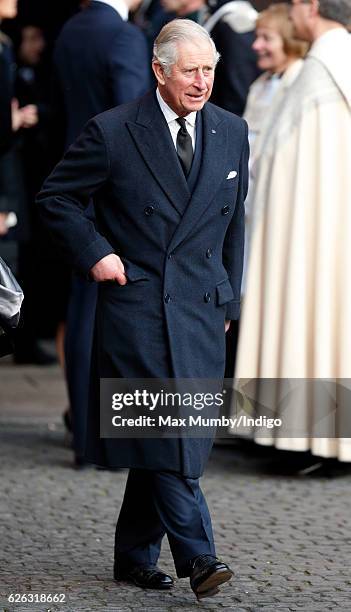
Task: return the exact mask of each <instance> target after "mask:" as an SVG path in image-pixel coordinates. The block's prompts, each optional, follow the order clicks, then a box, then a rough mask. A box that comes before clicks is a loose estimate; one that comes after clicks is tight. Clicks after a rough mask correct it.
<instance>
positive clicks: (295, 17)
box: [290, 0, 311, 41]
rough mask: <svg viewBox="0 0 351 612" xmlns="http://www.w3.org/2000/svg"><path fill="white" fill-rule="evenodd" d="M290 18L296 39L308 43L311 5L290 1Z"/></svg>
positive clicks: (299, 1)
mask: <svg viewBox="0 0 351 612" xmlns="http://www.w3.org/2000/svg"><path fill="white" fill-rule="evenodd" d="M290 5H291V8H290V18H291V20H292V22H293V24H294V28H295V32H296V36H297V38H300V39H301V40H307V41H309V40H310V39H311V33H310V29H309V25H310V20H311V4H310V2H308V1H307V2H306V1H305V0H291V2H290Z"/></svg>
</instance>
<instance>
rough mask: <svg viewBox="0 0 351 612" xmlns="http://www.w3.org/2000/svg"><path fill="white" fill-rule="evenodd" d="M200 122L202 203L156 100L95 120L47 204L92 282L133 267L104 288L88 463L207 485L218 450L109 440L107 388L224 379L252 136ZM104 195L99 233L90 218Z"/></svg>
mask: <svg viewBox="0 0 351 612" xmlns="http://www.w3.org/2000/svg"><path fill="white" fill-rule="evenodd" d="M201 119H202V122H203V146H202V161H201V166H200V169H199V175H198V180H197V183H196V186H195V188H194V191H193V193H192V195H191V194H190V192H189V187H188V184H187V182H186V180H185V177H184V174H183V171H182V169H181V166H180V163H179V160H178V157H177V154H176V151H175V147H174V145H173V142H172V139H171V136H170V132H169V129H168V126H167V124H166V121H165V119H164V117H163V115H162V112H161V110H160V108H159V106H158V103H157V101H156V98H155V95H154V92H150V93H149V94H147V95H146V96H145V97H144V98H142V99H141V100H140V101H137V102H134V103H131V104H128V105H123V106H122V107H119V108H117V109H113V110H111V111H108V112H106V113H103V114H101V115H99V116H98V117H96V118H95V119H93V120H92V121H90V122H89V123H88V125H87V126H86V128H85V130H84V131H83V132H82V134H81V135H80V137H79V138H78V140H77V141H76V142H75V144H74V145H73V146H72V147H71V148H70V149H69V150H68V152H67V154H66V156H65V158H64V160H63V161H62V162H61V163H60V164H59V165H58V166H57V167H56V169H55V170H54V172H53V173H52V174H51V176H50V177H49V178H48V179H47V181H46V182H45V184H44V187H43V190H42V192H41V193H40V194H39V196H38V204H39V207H40V210H41V214H42V217H43V220H44V222H45V224H46V226H47V228H48V229H49V230H51V232H52V234H53V236H55V237H56V240H57V242H58V244H60V245H61V248H62V252H64V253H66V256H67V258H68V260H69V261H70V262H71V264H72V265H73V266H74V267H75V268H76V269H77V270H79V271H80V272H81V274H83V275H84V276H87V275H88V273H89V270H90V269H91V267H92V266H93V265H94V264H95V263H96V262H97V261H98V260H100V259H101V258H102V257H104V256H105V255H108V254H109V253H113V252H116V253H118V254H119V255H120V256H121V258H122V260H123V262H124V264H125V267H126V273H127V278H128V283H127V284H126V285H125V286H120V285H118V283H117V282H105V283H100V284H99V299H98V306H97V317H96V326H95V349H96V352H95V356H94V363H95V365H94V372H93V374H94V381H93V385H92V394H91V402H90V417H89V423H88V438H87V457H88V459H89V460H90V461H92V462H94V463H97V464H100V465H105V466H110V467H123V466H124V467H139V468H143V469H154V470H175V471H176V472H179V473H182V474H183V475H185V476H189V477H191V478H196V477H198V476H199V475H201V474H202V471H203V468H204V465H205V463H206V460H207V458H208V454H209V452H210V449H211V446H212V440H210V439H198V440H193V439H192V440H190V439H186V438H183V439H180V440H179V439H139V440H136V439H128V440H125V439H118V440H116V439H114V440H111V439H101V438H100V436H99V379H100V377H106V378H114V377H117V378H119V377H122V378H172V377H174V378H202V379H203V378H211V379H221V378H222V377H223V375H224V365H225V333H224V322H225V319H226V318H228V319H237V318H238V316H239V309H240V285H241V275H242V261H243V247H244V199H245V197H246V192H247V182H248V171H247V162H248V144H247V125H246V123H245V122H244V121H243V120H242V119H239V118H238V117H235V116H234V115H232V114H231V113H227V112H226V111H223V110H222V109H219V108H217V107H215V106H214V105H212V104H210V103H207V104H206V105H205V107H204V109H203V110H202V111H201ZM116 134H118V138H116ZM233 170H234V171H236V172H237V175H236V176H235V177H231V178H229V179H228V175H229V173H230V172H232V171H233ZM93 194H94V203H95V211H96V226H94V224H93V223H92V222H91V221H89V219H87V218H86V217H84V216H83V211H84V209H85V208H86V206H87V205H88V202H89V198H90V197H91V196H92V195H93Z"/></svg>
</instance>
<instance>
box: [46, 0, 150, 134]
mask: <svg viewBox="0 0 351 612" xmlns="http://www.w3.org/2000/svg"><path fill="white" fill-rule="evenodd" d="M147 61H148V55H147V45H146V40H145V37H144V35H143V34H142V32H141V31H140V30H139V29H138V28H137V27H136V26H135V25H133V24H131V23H129V22H125V21H123V19H122V18H121V17H120V15H119V14H118V13H117V11H115V10H114V9H113V8H112V7H111V6H109V5H107V4H104V3H102V2H91V4H90V5H89V6H88V7H87V8H86V9H84V10H83V11H81V12H80V13H78V14H77V15H74V16H73V17H72V18H71V19H70V20H69V21H68V22H67V23H66V24H65V26H64V27H63V29H62V31H61V33H60V35H59V37H58V39H57V42H56V47H55V52H54V96H53V98H54V103H56V104H59V105H60V107H61V105H62V107H63V108H64V109H65V119H66V130H65V140H66V146H68V145H70V144H71V143H72V142H73V140H74V139H75V138H76V137H77V136H78V134H79V132H80V131H81V129H82V127H83V126H84V125H85V123H86V122H87V121H88V120H89V119H91V118H92V117H94V115H97V114H98V113H101V112H102V111H104V110H108V109H109V108H112V107H113V106H117V105H119V104H123V103H125V102H130V101H131V100H135V99H136V98H137V97H139V96H140V95H142V94H143V93H145V91H146V90H147V89H148V87H149V86H150V83H149V67H148V65H147Z"/></svg>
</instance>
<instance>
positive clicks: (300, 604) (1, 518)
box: [0, 361, 351, 612]
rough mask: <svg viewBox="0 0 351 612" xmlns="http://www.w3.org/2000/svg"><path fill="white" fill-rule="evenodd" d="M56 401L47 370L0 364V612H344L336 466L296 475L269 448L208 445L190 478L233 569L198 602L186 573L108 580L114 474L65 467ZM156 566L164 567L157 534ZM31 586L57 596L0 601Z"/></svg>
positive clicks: (345, 555)
mask: <svg viewBox="0 0 351 612" xmlns="http://www.w3.org/2000/svg"><path fill="white" fill-rule="evenodd" d="M65 404H66V398H65V390H64V385H63V383H62V379H61V375H60V371H59V369H58V368H56V367H50V368H46V369H43V368H34V367H33V368H27V367H21V368H19V367H17V368H14V367H13V366H12V365H11V364H10V363H7V362H6V361H5V362H2V364H1V365H0V611H1V612H5V611H7V612H24V611H31V612H32V611H33V612H34V611H38V612H45V611H47V612H49V611H52V612H54V611H60V612H71V611H72V612H88V611H89V612H95V611H96V612H97V611H101V612H133V611H138V612H139V611H140V612H144V611H145V612H156V611H157V612H165V611H167V612H168V611H169V612H196V611H197V610H203V611H214V610H216V611H220V610H235V611H236V612H243V611H249V612H259V611H264V612H276V611H283V610H285V611H297V610H304V611H308V612H324V611H325V610H348V611H351V503H350V502H351V494H350V488H351V470H350V469H349V467H348V466H345V467H344V468H343V469H342V468H341V467H340V469H339V470H337V471H336V473H335V474H334V476H333V477H327V476H322V477H317V476H314V477H311V476H310V477H301V476H298V475H296V473H295V472H296V467H297V465H298V458H296V459H295V456H294V461H296V465H295V466H294V468H292V464H291V458H289V461H288V460H287V459H286V457H287V455H286V454H283V455H282V454H280V453H277V452H274V451H272V450H267V449H260V448H259V447H251V446H250V445H248V447H247V448H246V447H243V446H242V445H239V444H237V443H235V442H233V443H232V444H231V445H229V446H226V447H221V448H216V449H215V450H214V452H213V455H212V459H211V461H210V464H209V466H208V469H207V472H206V476H205V477H204V478H203V482H202V486H203V490H204V492H205V494H206V497H207V500H208V504H209V507H210V510H211V511H212V516H213V523H214V530H215V537H216V542H217V550H218V553H219V554H220V555H221V556H222V557H223V559H224V560H225V561H227V562H229V563H230V564H231V566H232V567H233V569H234V571H235V578H234V579H233V580H232V582H231V583H228V584H227V585H226V586H224V587H223V588H222V589H221V592H220V594H219V595H217V596H216V597H213V598H211V599H208V600H206V603H198V602H196V600H195V599H194V596H193V594H192V593H191V591H190V589H189V585H188V580H186V579H183V580H177V581H176V585H175V587H174V589H172V590H171V591H170V592H166V593H162V592H157V591H156V592H155V591H144V590H141V589H138V588H137V587H133V586H131V585H130V584H127V583H119V584H117V583H116V582H114V581H113V579H112V562H113V533H114V525H115V521H116V517H117V513H118V509H119V507H120V504H121V500H122V495H123V487H124V482H125V479H126V471H125V470H123V471H122V470H121V471H116V472H107V471H98V470H95V469H88V470H84V471H76V470H73V469H72V467H71V461H72V457H71V451H70V449H69V447H68V445H67V441H66V440H65V433H64V429H63V426H62V422H61V412H62V410H63V408H64V406H65ZM289 457H290V456H289ZM140 507H141V509H142V499H141V500H140ZM160 566H161V567H162V568H164V569H165V570H167V571H169V572H171V573H172V572H173V571H174V568H173V564H172V559H171V556H170V552H169V548H168V545H167V542H165V544H164V547H163V549H162V556H161V559H160ZM42 593H43V594H45V595H46V596H48V595H49V594H51V595H54V594H62V595H63V596H64V601H63V602H60V603H55V602H50V601H48V600H47V603H45V602H42V603H40V602H39V603H12V602H9V601H8V598H9V596H10V595H11V594H19V595H24V594H27V595H28V594H31V595H32V596H33V597H32V599H34V598H35V596H36V595H38V594H39V595H40V594H42ZM49 599H50V598H49Z"/></svg>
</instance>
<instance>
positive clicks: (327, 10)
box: [319, 0, 351, 27]
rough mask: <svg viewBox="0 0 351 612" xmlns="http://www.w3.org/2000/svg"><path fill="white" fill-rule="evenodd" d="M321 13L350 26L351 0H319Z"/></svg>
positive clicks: (322, 15)
mask: <svg viewBox="0 0 351 612" xmlns="http://www.w3.org/2000/svg"><path fill="white" fill-rule="evenodd" d="M319 14H320V16H321V17H323V18H324V19H330V20H331V21H336V22H337V23H341V25H343V26H346V27H348V26H349V25H350V24H351V0H319Z"/></svg>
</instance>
